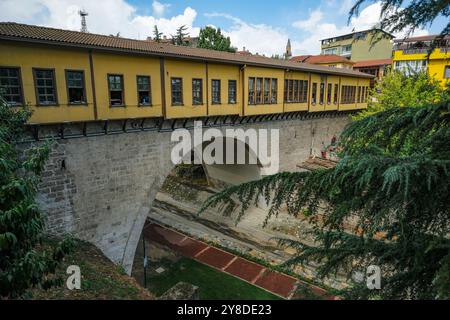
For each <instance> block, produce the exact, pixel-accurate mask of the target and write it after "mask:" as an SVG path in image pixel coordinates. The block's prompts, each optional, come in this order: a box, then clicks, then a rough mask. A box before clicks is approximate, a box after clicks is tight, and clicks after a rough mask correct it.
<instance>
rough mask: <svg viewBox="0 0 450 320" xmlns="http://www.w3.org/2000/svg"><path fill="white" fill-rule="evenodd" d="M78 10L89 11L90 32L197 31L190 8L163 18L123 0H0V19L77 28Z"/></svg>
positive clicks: (139, 34) (141, 36)
mask: <svg viewBox="0 0 450 320" xmlns="http://www.w3.org/2000/svg"><path fill="white" fill-rule="evenodd" d="M155 2H156V1H155ZM162 5H163V6H166V5H164V4H162ZM24 8H26V10H24ZM165 8H167V7H165ZM80 9H84V10H86V11H87V12H88V13H89V16H88V17H87V27H88V31H89V32H92V33H100V34H107V35H109V34H117V33H118V32H120V35H121V36H123V37H130V38H136V39H137V38H139V39H145V38H146V37H147V36H151V35H152V31H153V27H154V25H157V26H158V28H159V30H160V31H161V32H163V34H165V35H167V36H169V37H170V35H171V34H175V31H176V29H177V28H178V27H180V26H181V25H186V26H187V27H188V30H187V31H188V32H190V34H191V35H197V34H198V32H199V30H200V29H199V28H196V27H194V26H193V24H194V21H195V19H196V17H197V12H196V11H195V10H194V9H192V8H190V7H187V8H186V9H185V10H184V11H183V12H182V13H181V14H179V15H175V16H173V17H171V18H163V17H161V16H156V15H155V13H154V15H155V16H145V15H138V14H137V13H136V8H135V7H133V6H131V5H130V4H128V3H127V2H126V1H125V0H102V1H92V0H1V1H0V21H14V22H21V23H28V24H36V25H43V26H50V27H55V28H63V29H70V30H79V29H80V17H79V15H78V10H80ZM164 10H165V9H164ZM164 10H163V11H164ZM163 11H159V13H163Z"/></svg>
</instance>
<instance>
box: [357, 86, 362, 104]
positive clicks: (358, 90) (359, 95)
mask: <svg viewBox="0 0 450 320" xmlns="http://www.w3.org/2000/svg"><path fill="white" fill-rule="evenodd" d="M356 89H357V91H356V102H357V103H360V102H361V94H362V90H361V87H357V88H356Z"/></svg>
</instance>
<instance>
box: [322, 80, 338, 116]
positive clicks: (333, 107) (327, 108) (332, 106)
mask: <svg viewBox="0 0 450 320" xmlns="http://www.w3.org/2000/svg"><path fill="white" fill-rule="evenodd" d="M339 81H340V79H339V77H338V76H327V82H326V90H325V93H326V94H325V111H333V110H338V107H339V99H340V96H339V94H338V100H337V103H334V90H335V88H334V85H335V84H337V85H339ZM330 83H331V102H330V103H328V101H327V96H328V84H330ZM338 91H339V90H338ZM338 93H339V92H338Z"/></svg>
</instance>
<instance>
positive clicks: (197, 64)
mask: <svg viewBox="0 0 450 320" xmlns="http://www.w3.org/2000/svg"><path fill="white" fill-rule="evenodd" d="M372 78H373V76H371V75H368V74H364V73H361V72H357V71H353V70H349V69H339V68H332V67H325V66H319V65H311V64H303V63H297V62H294V61H286V60H277V59H270V58H265V57H261V56H253V55H246V56H244V55H240V54H234V53H228V52H219V51H213V50H206V49H198V48H191V47H184V46H174V45H170V44H163V43H157V42H153V41H140V40H133V39H125V38H119V37H112V36H104V35H98V34H91V33H82V32H76V31H68V30H61V29H53V28H45V27H38V26H31V25H24V24H17V23H0V89H1V90H2V91H3V93H2V95H3V97H4V98H5V99H6V101H7V102H8V103H9V104H10V105H11V106H13V107H14V106H20V105H28V106H30V108H31V110H32V111H33V115H32V117H31V119H30V123H31V124H53V123H54V124H57V123H65V122H89V121H107V120H116V119H147V118H164V119H181V118H197V117H208V116H225V115H230V116H236V115H237V116H250V115H266V114H277V113H285V112H297V111H304V112H321V111H333V110H337V111H340V110H341V111H346V110H358V109H364V108H366V107H367V103H366V102H367V97H368V90H367V88H368V87H369V85H370V80H371V79H372Z"/></svg>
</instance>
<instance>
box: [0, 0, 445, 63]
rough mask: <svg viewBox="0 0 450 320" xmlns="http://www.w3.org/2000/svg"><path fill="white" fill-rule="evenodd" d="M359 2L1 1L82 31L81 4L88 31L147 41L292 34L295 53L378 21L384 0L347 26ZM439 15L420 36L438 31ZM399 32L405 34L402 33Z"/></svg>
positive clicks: (3, 16)
mask: <svg viewBox="0 0 450 320" xmlns="http://www.w3.org/2000/svg"><path fill="white" fill-rule="evenodd" d="M355 1H356V0H319V1H317V0H316V1H314V0H277V1H261V0H223V1H217V0H215V1H205V0H190V1H181V0H158V1H156V0H97V1H93V0H0V20H1V21H16V22H23V23H29V24H37V25H45V26H51V27H57V28H64V29H72V30H78V29H79V28H80V19H79V16H78V14H77V12H78V10H79V9H80V8H83V9H85V10H87V11H88V12H89V16H88V18H87V19H88V29H89V31H90V32H94V33H101V34H117V33H118V32H120V35H121V36H124V37H130V38H136V39H145V38H146V37H147V36H151V31H152V29H153V26H154V25H158V27H159V29H160V30H161V31H163V32H164V33H165V34H166V35H167V36H170V34H173V33H174V32H175V29H176V28H177V27H179V26H180V25H183V24H185V25H187V26H188V28H189V32H190V33H191V34H192V35H196V34H198V32H199V29H200V27H202V26H205V25H213V26H216V27H221V28H222V30H223V31H224V33H225V34H226V35H228V36H230V38H231V41H232V44H233V45H234V46H236V47H238V48H239V49H242V47H244V46H245V47H246V48H247V49H248V50H250V51H252V52H253V53H256V52H258V53H261V54H266V55H272V54H277V53H278V54H282V53H283V51H284V48H285V45H286V42H287V39H288V38H290V39H291V42H292V47H293V51H294V54H318V53H319V51H320V42H319V40H320V39H322V38H326V37H331V36H336V35H339V34H343V33H346V32H349V31H351V30H352V29H355V30H362V29H367V28H371V27H372V26H373V25H374V24H376V23H377V21H378V18H379V12H380V4H379V2H376V1H372V2H370V1H369V2H368V3H367V4H366V5H365V6H364V7H363V10H362V11H361V14H360V16H359V17H356V18H354V19H352V20H351V22H350V25H348V24H347V19H348V10H349V9H350V7H351V6H352V4H353V3H354V2H355ZM445 23H446V21H445V20H444V19H438V20H437V21H436V23H434V24H433V25H432V26H430V27H428V28H426V30H417V32H416V35H423V34H429V33H438V32H440V30H441V28H443V26H444V24H445ZM397 36H403V34H398V35H397Z"/></svg>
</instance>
